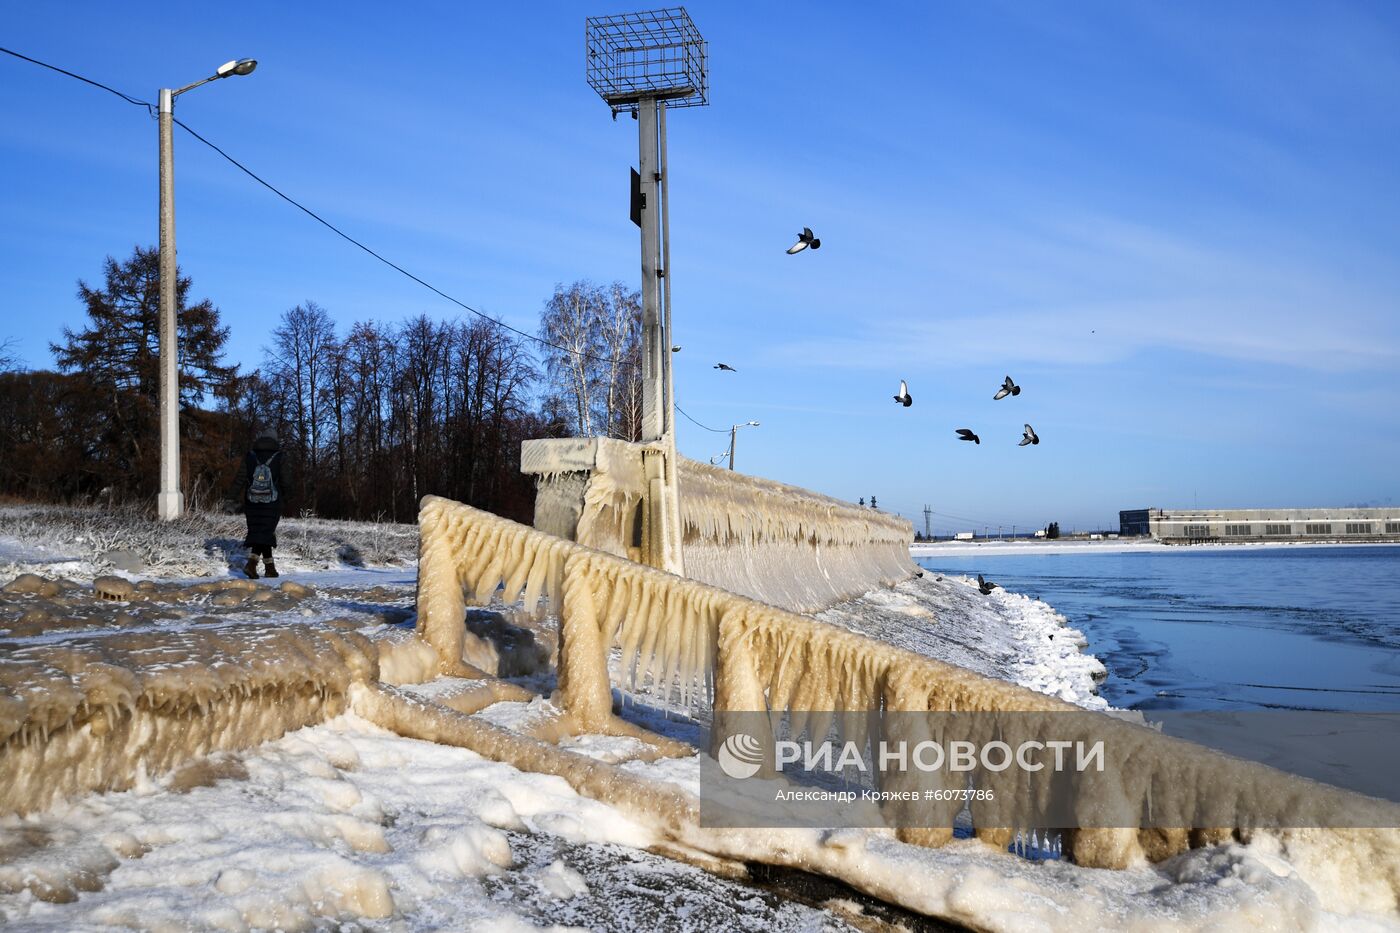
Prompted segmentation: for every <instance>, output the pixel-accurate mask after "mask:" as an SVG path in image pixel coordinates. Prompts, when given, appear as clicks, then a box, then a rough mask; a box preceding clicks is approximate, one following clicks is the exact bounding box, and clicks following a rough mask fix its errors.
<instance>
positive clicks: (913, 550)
mask: <svg viewBox="0 0 1400 933" xmlns="http://www.w3.org/2000/svg"><path fill="white" fill-rule="evenodd" d="M1310 547H1329V548H1333V547H1340V548H1357V547H1400V542H1397V541H1338V540H1335V539H1333V540H1323V541H1230V542H1224V541H1214V542H1210V543H1203V544H1163V543H1162V542H1161V541H1156V540H1154V539H1152V538H1120V539H1118V540H1109V539H1105V540H1103V541H1084V540H1075V541H1065V540H1063V539H1060V540H1055V541H1048V540H1026V539H1018V540H1015V541H996V540H989V541H932V542H926V541H920V542H918V543H916V544H911V545H910V546H909V554H910V556H911V557H932V556H935V555H939V554H945V555H950V556H951V555H958V556H961V555H967V554H984V555H990V554H1048V553H1056V552H1058V553H1066V552H1069V553H1078V554H1122V553H1129V552H1133V551H1196V550H1202V549H1215V548H1234V549H1238V548H1310Z"/></svg>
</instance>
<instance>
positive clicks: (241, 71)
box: [214, 58, 258, 78]
mask: <svg viewBox="0 0 1400 933" xmlns="http://www.w3.org/2000/svg"><path fill="white" fill-rule="evenodd" d="M257 67H258V62H257V59H255V58H236V59H234V60H233V61H231V62H224V63H223V64H222V65H220V66H219V70H218V71H216V72H214V77H216V78H227V77H229V76H230V75H238V76H239V77H242V76H243V75H250V74H252V73H253V69H254V68H257Z"/></svg>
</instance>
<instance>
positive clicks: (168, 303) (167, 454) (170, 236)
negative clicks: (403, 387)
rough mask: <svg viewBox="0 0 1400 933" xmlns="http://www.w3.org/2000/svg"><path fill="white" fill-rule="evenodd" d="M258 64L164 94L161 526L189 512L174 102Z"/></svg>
mask: <svg viewBox="0 0 1400 933" xmlns="http://www.w3.org/2000/svg"><path fill="white" fill-rule="evenodd" d="M256 67H258V63H257V62H256V61H254V60H253V59H251V58H243V59H235V60H234V61H231V62H225V63H224V64H222V65H220V66H219V70H218V71H216V72H214V73H213V74H212V75H210V76H209V77H207V78H204V79H203V80H201V81H196V82H195V83H193V84H187V85H185V86H184V87H182V88H179V89H177V90H171V89H170V88H161V89H160V108H159V117H160V119H159V123H160V493H159V494H158V495H157V496H156V513H157V514H158V515H159V516H160V518H161V519H162V520H163V521H170V520H172V519H176V518H179V517H180V515H181V514H182V513H183V512H184V511H185V495H184V493H183V492H181V490H180V371H179V321H178V316H179V310H178V308H176V305H175V303H176V298H177V291H178V289H177V288H176V285H177V283H176V281H175V277H176V275H177V273H176V271H175V270H176V266H177V264H176V262H175V141H174V138H173V129H174V120H175V98H177V97H179V96H180V95H181V94H183V93H185V92H186V91H192V90H194V89H195V88H197V87H199V86H200V85H201V84H207V83H209V82H210V81H217V80H218V79H220V78H228V77H231V76H234V75H237V76H240V77H241V76H243V75H246V74H251V73H252V71H253V69H254V68H256Z"/></svg>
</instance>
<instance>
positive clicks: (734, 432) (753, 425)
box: [729, 421, 758, 470]
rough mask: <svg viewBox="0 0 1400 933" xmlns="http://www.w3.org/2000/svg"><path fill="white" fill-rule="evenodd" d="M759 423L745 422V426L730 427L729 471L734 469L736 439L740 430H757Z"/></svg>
mask: <svg viewBox="0 0 1400 933" xmlns="http://www.w3.org/2000/svg"><path fill="white" fill-rule="evenodd" d="M756 427H758V422H757V421H745V422H744V423H743V424H732V425H730V426H729V469H731V470H732V469H734V438H735V436H737V435H738V433H739V429H740V428H756Z"/></svg>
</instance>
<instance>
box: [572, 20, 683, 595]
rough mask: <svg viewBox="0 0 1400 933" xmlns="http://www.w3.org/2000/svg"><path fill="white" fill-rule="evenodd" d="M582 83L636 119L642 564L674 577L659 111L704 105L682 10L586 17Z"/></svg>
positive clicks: (676, 518) (677, 553) (676, 529)
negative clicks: (644, 490) (644, 514)
mask: <svg viewBox="0 0 1400 933" xmlns="http://www.w3.org/2000/svg"><path fill="white" fill-rule="evenodd" d="M585 34H586V39H587V52H588V60H587V76H588V84H589V86H591V87H592V88H593V89H594V90H595V91H597V92H598V95H599V96H600V97H602V98H603V100H604V101H605V102H606V103H607V105H608V107H609V108H610V109H611V110H612V114H613V118H614V119H616V118H617V115H618V114H619V113H623V112H626V113H630V114H632V116H633V118H634V119H635V120H636V121H637V133H638V173H637V175H638V177H637V178H636V179H635V180H634V184H635V185H636V190H635V191H634V192H633V199H632V200H633V213H632V219H633V221H635V222H636V223H637V225H638V226H639V227H641V245H642V288H641V292H642V437H641V442H642V444H643V445H644V447H643V454H642V456H643V463H644V465H645V466H646V471H647V478H648V482H649V486H650V491H651V496H650V502H651V506H650V509H649V510H648V511H649V515H648V520H647V524H646V528H647V530H646V537H647V539H648V546H647V548H646V549H647V551H648V554H649V555H650V557H651V562H652V563H653V564H654V565H656V566H659V567H661V568H662V569H665V570H669V571H671V572H672V573H677V574H680V573H683V572H684V565H683V561H682V557H681V546H680V544H681V538H680V511H679V503H678V498H677V488H678V483H677V480H676V436H675V420H674V419H675V399H674V398H673V395H672V391H673V381H672V378H671V349H670V348H671V346H672V343H673V340H672V333H671V283H670V277H671V268H670V254H671V248H670V224H669V221H670V216H669V205H668V204H667V198H666V195H667V190H668V185H667V176H668V174H669V169H670V166H669V164H668V162H667V161H666V110H667V109H668V108H670V109H678V108H682V107H703V106H705V105H706V104H708V103H709V96H708V95H709V47H708V44H707V43H706V42H705V40H704V38H703V37H702V36H701V35H700V31H699V30H698V29H696V28H695V24H694V23H693V22H692V21H691V19H690V16H689V14H687V13H686V11H685V8H684V7H675V8H671V9H664V10H651V11H647V12H642V13H623V14H619V15H616V16H597V17H590V18H589V19H588V20H587V21H586V24H585Z"/></svg>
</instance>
